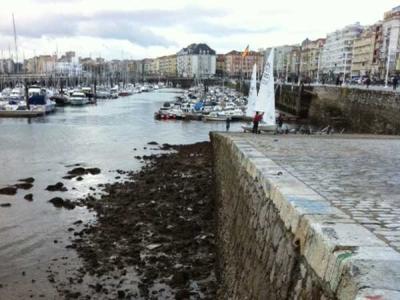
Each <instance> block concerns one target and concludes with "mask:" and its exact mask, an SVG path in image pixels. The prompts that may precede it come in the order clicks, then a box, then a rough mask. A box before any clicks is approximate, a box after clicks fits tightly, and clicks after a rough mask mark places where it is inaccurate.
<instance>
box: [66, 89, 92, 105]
mask: <svg viewBox="0 0 400 300" xmlns="http://www.w3.org/2000/svg"><path fill="white" fill-rule="evenodd" d="M69 103H70V104H71V105H86V104H88V103H89V99H88V98H87V97H86V94H85V93H83V92H73V93H72V95H71V96H70V97H69Z"/></svg>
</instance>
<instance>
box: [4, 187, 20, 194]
mask: <svg viewBox="0 0 400 300" xmlns="http://www.w3.org/2000/svg"><path fill="white" fill-rule="evenodd" d="M16 193H17V188H16V187H15V186H7V187H5V188H2V189H0V194H2V195H15V194H16Z"/></svg>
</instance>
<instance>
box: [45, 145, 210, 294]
mask: <svg viewBox="0 0 400 300" xmlns="http://www.w3.org/2000/svg"><path fill="white" fill-rule="evenodd" d="M160 149H161V150H171V149H172V150H174V152H171V153H168V154H156V155H149V156H144V157H141V158H140V159H143V160H144V161H145V165H144V166H143V167H142V168H141V169H140V170H139V171H137V172H127V174H125V175H126V180H125V181H124V182H116V183H112V184H107V185H104V191H105V192H106V193H105V195H102V196H101V197H100V199H98V200H97V199H96V198H94V197H92V196H90V195H89V196H87V197H86V198H83V199H80V200H78V202H77V203H76V204H77V205H78V206H85V207H87V208H88V209H89V210H91V211H92V212H94V213H95V214H96V215H97V217H96V221H95V222H93V223H90V224H82V222H79V221H78V222H76V224H74V225H75V228H73V227H71V228H68V231H70V232H71V234H73V239H72V243H71V244H69V245H67V246H66V248H67V249H71V251H76V253H77V254H78V256H79V258H80V260H81V261H82V266H80V267H79V268H76V270H74V271H68V272H69V274H65V275H66V276H65V278H62V277H61V276H59V275H58V272H57V271H56V270H55V268H51V267H50V268H49V269H50V271H49V276H48V279H49V281H50V282H51V283H52V284H53V285H54V286H55V287H56V289H57V290H58V292H59V294H60V296H63V297H64V298H66V299H90V297H96V298H101V299H103V298H105V299H115V298H119V299H157V297H162V298H164V299H174V298H175V299H187V298H189V297H191V296H192V297H195V298H202V299H213V298H215V295H216V278H215V273H214V264H215V260H216V254H215V249H214V237H215V232H214V230H215V219H214V198H213V194H212V191H213V188H212V184H213V182H212V170H211V168H212V159H211V145H210V143H209V142H202V143H196V144H189V145H179V146H170V145H164V147H160ZM137 159H138V158H137ZM72 249H73V250H72ZM67 264H68V262H67ZM72 269H74V268H72Z"/></svg>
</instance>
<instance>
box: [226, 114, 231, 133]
mask: <svg viewBox="0 0 400 300" xmlns="http://www.w3.org/2000/svg"><path fill="white" fill-rule="evenodd" d="M225 122H226V131H229V129H230V128H231V117H230V116H228V117H226V121H225Z"/></svg>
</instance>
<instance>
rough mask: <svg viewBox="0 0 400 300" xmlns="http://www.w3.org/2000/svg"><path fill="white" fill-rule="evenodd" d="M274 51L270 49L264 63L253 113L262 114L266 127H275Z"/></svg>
mask: <svg viewBox="0 0 400 300" xmlns="http://www.w3.org/2000/svg"><path fill="white" fill-rule="evenodd" d="M273 65H274V49H271V52H270V53H269V56H268V59H267V61H266V62H265V66H264V72H263V75H262V78H261V83H260V90H259V92H258V96H257V102H256V105H255V111H259V112H264V117H263V121H264V122H265V123H266V125H271V126H275V125H276V120H275V89H274V71H273Z"/></svg>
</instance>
